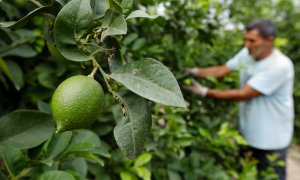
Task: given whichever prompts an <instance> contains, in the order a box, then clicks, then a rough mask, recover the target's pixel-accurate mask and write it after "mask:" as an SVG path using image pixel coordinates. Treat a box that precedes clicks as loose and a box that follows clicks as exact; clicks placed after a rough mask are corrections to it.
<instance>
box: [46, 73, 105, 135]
mask: <svg viewBox="0 0 300 180" xmlns="http://www.w3.org/2000/svg"><path fill="white" fill-rule="evenodd" d="M103 106H104V93H103V89H102V87H101V85H100V84H99V83H98V82H97V81H96V80H94V79H93V78H92V77H88V76H82V75H77V76H73V77H70V78H68V79H66V80H65V81H63V82H62V83H61V84H60V85H59V86H58V87H57V89H56V90H55V92H54V94H53V97H52V101H51V109H52V114H53V116H54V118H55V121H56V125H57V131H56V132H63V131H67V130H72V129H78V128H84V127H86V126H88V125H90V124H91V123H92V122H94V120H96V118H97V117H98V116H99V115H100V113H101V111H102V109H103Z"/></svg>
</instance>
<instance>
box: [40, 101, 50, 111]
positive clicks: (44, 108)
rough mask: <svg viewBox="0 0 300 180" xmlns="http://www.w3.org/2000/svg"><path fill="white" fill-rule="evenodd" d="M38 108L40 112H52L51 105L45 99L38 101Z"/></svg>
mask: <svg viewBox="0 0 300 180" xmlns="http://www.w3.org/2000/svg"><path fill="white" fill-rule="evenodd" d="M37 108H38V110H39V111H40V112H43V113H47V114H51V107H50V105H49V104H48V103H45V102H43V101H38V102H37Z"/></svg>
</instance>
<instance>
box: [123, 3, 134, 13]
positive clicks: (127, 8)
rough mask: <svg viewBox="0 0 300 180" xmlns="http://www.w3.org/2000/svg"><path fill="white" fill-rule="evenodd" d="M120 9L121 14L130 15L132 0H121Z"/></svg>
mask: <svg viewBox="0 0 300 180" xmlns="http://www.w3.org/2000/svg"><path fill="white" fill-rule="evenodd" d="M121 7H122V9H123V14H128V13H130V11H131V9H132V7H133V0H122V2H121Z"/></svg>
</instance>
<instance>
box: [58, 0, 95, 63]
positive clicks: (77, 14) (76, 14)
mask: <svg viewBox="0 0 300 180" xmlns="http://www.w3.org/2000/svg"><path fill="white" fill-rule="evenodd" d="M92 27H93V12H92V9H91V6H90V0H72V1H70V2H69V3H68V4H66V5H65V6H64V7H63V8H62V9H61V11H60V12H59V13H58V15H57V18H56V20H55V23H54V39H55V43H56V46H57V49H58V50H59V51H60V53H61V54H62V55H63V56H64V57H66V58H67V59H69V60H73V61H87V60H91V59H92V55H91V52H89V51H88V49H86V47H85V46H84V45H83V44H82V42H81V41H82V40H84V41H85V36H86V35H87V34H88V33H89V32H90V31H91V28H92Z"/></svg>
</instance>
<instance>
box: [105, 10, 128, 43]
mask: <svg viewBox="0 0 300 180" xmlns="http://www.w3.org/2000/svg"><path fill="white" fill-rule="evenodd" d="M101 28H102V29H106V30H104V31H103V32H102V34H101V41H103V39H104V38H105V37H107V36H112V35H121V34H126V33H127V24H126V21H125V19H124V17H123V16H122V15H121V14H118V13H115V12H114V11H112V10H107V11H106V13H105V15H104V20H103V23H102V25H101Z"/></svg>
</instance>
